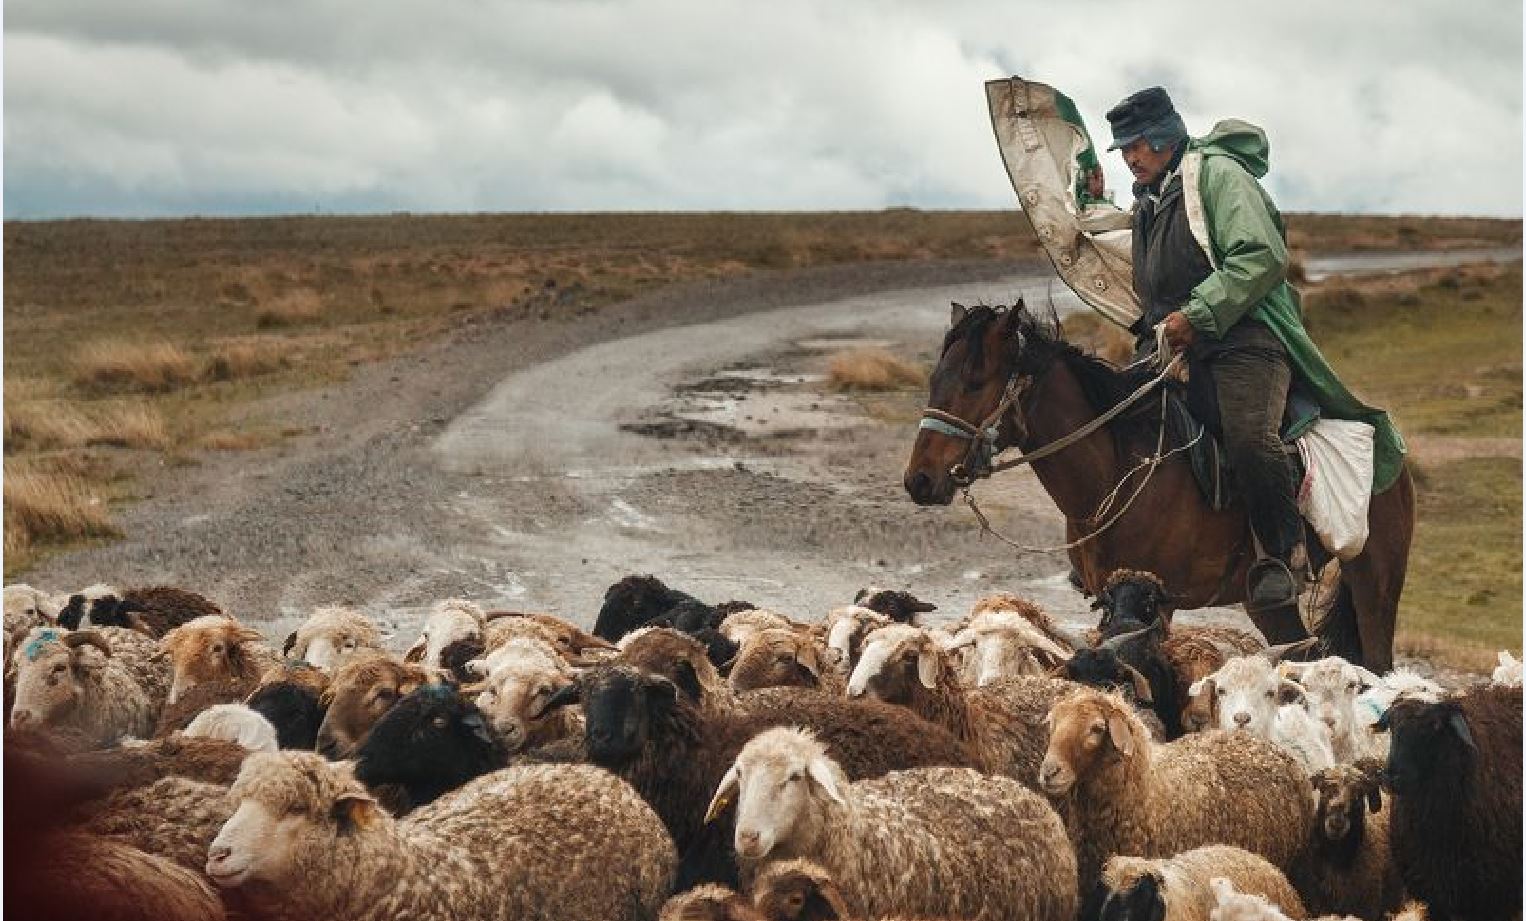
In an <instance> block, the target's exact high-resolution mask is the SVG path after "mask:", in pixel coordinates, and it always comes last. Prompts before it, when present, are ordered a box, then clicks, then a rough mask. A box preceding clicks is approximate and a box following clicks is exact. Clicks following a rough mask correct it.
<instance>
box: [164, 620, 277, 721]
mask: <svg viewBox="0 0 1526 921" xmlns="http://www.w3.org/2000/svg"><path fill="white" fill-rule="evenodd" d="M159 647H160V648H161V649H162V650H164V652H165V653H166V654H167V655H168V656H169V657H170V662H171V664H172V666H173V669H174V679H173V680H172V681H171V683H170V693H169V697H168V698H167V701H166V702H167V703H174V702H175V701H176V700H178V699H179V697H180V695H181V694H184V693H185V692H186V691H189V690H190V689H191V688H193V687H195V686H196V685H198V684H202V683H204V682H207V681H218V680H221V679H228V678H233V679H240V680H243V681H246V682H248V685H249V690H251V691H252V690H254V688H255V686H256V685H257V684H258V683H259V680H260V676H261V675H262V674H264V673H265V670H266V669H268V668H270V667H271V666H273V665H275V664H277V663H278V662H280V657H279V656H277V655H276V653H275V650H273V649H271V648H270V647H268V646H266V645H265V643H264V637H263V636H262V635H261V634H260V631H258V630H255V629H254V628H252V627H246V626H244V625H243V624H241V623H239V622H238V621H236V620H234V619H233V618H231V617H223V616H221V615H218V616H211V617H198V618H197V619H195V620H193V621H191V622H190V623H187V624H182V625H181V626H179V627H176V628H175V629H173V630H171V631H170V632H169V633H166V634H165V635H164V638H163V639H161V640H160V641H159Z"/></svg>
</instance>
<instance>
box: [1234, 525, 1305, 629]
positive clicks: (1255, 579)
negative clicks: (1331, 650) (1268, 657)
mask: <svg viewBox="0 0 1526 921" xmlns="http://www.w3.org/2000/svg"><path fill="white" fill-rule="evenodd" d="M1288 560H1289V562H1288V563H1284V562H1283V561H1282V560H1279V559H1277V558H1276V557H1274V556H1265V557H1262V558H1261V559H1259V560H1257V561H1256V562H1254V563H1252V564H1251V567H1250V571H1249V572H1247V573H1246V576H1245V583H1246V587H1245V613H1246V614H1248V615H1250V619H1251V621H1252V622H1253V623H1255V625H1256V627H1257V629H1259V630H1260V631H1261V633H1262V635H1263V636H1265V637H1266V641H1267V643H1269V644H1271V645H1278V644H1281V643H1292V642H1295V641H1298V640H1302V639H1307V638H1308V636H1309V633H1308V630H1307V629H1306V628H1305V626H1304V620H1303V617H1302V616H1301V614H1300V612H1299V606H1298V599H1299V595H1300V594H1301V593H1302V590H1303V588H1304V583H1305V581H1306V579H1307V570H1308V566H1309V559H1308V553H1307V552H1306V551H1305V550H1304V546H1303V544H1298V545H1297V546H1295V547H1294V548H1293V551H1292V552H1291V553H1289V554H1288ZM1290 563H1291V565H1289V564H1290Z"/></svg>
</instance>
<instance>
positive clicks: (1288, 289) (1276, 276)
mask: <svg viewBox="0 0 1526 921" xmlns="http://www.w3.org/2000/svg"><path fill="white" fill-rule="evenodd" d="M1269 153H1270V145H1268V143H1267V140H1266V134H1265V133H1264V132H1263V131H1262V130H1261V129H1260V128H1257V127H1256V126H1255V125H1251V124H1248V123H1246V122H1243V121H1239V120H1237V119H1226V120H1224V121H1221V122H1219V123H1218V124H1217V125H1215V126H1214V128H1213V131H1212V132H1211V133H1209V134H1208V136H1207V137H1203V138H1196V139H1193V140H1192V141H1191V142H1190V143H1189V144H1188V148H1187V153H1186V155H1185V156H1183V158H1182V165H1181V170H1182V188H1183V191H1184V192H1186V193H1187V194H1186V210H1187V222H1188V224H1189V226H1190V227H1191V228H1192V234H1193V237H1194V238H1196V239H1197V242H1198V245H1199V246H1201V247H1202V248H1203V252H1204V253H1206V254H1207V256H1208V260H1209V262H1210V263H1211V264H1212V265H1213V272H1212V274H1210V275H1209V276H1208V277H1207V278H1205V279H1204V280H1203V281H1202V283H1200V284H1199V285H1198V286H1197V287H1196V288H1194V289H1193V291H1192V296H1191V298H1190V299H1189V300H1188V302H1187V304H1186V305H1185V306H1184V307H1183V308H1182V313H1184V314H1186V316H1187V319H1188V320H1189V321H1190V322H1191V323H1192V326H1193V328H1194V329H1195V330H1196V332H1197V333H1198V334H1199V335H1203V336H1210V337H1212V338H1219V337H1221V336H1223V335H1224V332H1225V331H1226V330H1228V329H1229V328H1230V327H1231V326H1233V325H1234V324H1235V323H1236V322H1237V321H1239V319H1240V318H1241V317H1243V316H1245V315H1246V314H1247V313H1248V314H1250V315H1251V316H1254V317H1255V318H1256V319H1258V320H1260V321H1262V322H1263V323H1265V324H1266V325H1267V326H1268V327H1269V328H1270V329H1271V331H1272V332H1273V333H1274V334H1276V336H1277V338H1278V339H1280V340H1281V341H1282V344H1283V346H1284V347H1285V348H1286V349H1287V352H1288V358H1289V360H1290V362H1291V363H1292V366H1293V373H1295V374H1297V375H1298V376H1299V377H1300V378H1302V379H1303V381H1304V382H1305V383H1306V384H1308V391H1309V394H1310V395H1311V396H1312V397H1314V398H1315V400H1317V401H1318V403H1319V407H1320V412H1321V413H1322V414H1323V415H1324V416H1327V417H1329V418H1332V419H1354V420H1357V421H1360V422H1365V423H1367V424H1368V425H1370V426H1372V427H1373V429H1374V430H1375V431H1374V441H1373V483H1372V491H1373V492H1374V493H1379V492H1382V491H1384V490H1385V489H1387V488H1388V487H1390V486H1392V485H1393V483H1394V480H1396V479H1398V476H1399V472H1400V471H1401V470H1402V469H1403V466H1404V454H1405V450H1406V449H1405V446H1404V439H1403V437H1402V436H1400V434H1399V430H1398V429H1397V428H1396V427H1395V426H1394V424H1393V422H1392V421H1391V420H1390V419H1389V418H1388V414H1387V413H1386V412H1384V411H1382V410H1380V409H1377V408H1375V407H1372V406H1368V405H1367V404H1366V403H1363V402H1362V401H1361V400H1359V399H1357V397H1356V396H1355V395H1354V394H1353V393H1352V392H1351V391H1350V390H1348V389H1346V386H1345V385H1344V384H1342V383H1341V382H1340V379H1339V378H1337V377H1336V376H1335V371H1334V370H1333V369H1332V368H1331V367H1330V364H1329V362H1327V361H1325V357H1324V355H1322V354H1320V351H1319V347H1318V346H1316V345H1315V344H1314V341H1313V340H1312V339H1310V338H1309V333H1308V331H1307V330H1305V329H1304V325H1303V309H1302V307H1301V305H1300V303H1299V298H1298V292H1297V291H1296V290H1294V288H1293V286H1292V285H1290V284H1288V282H1287V279H1286V275H1287V267H1288V249H1287V233H1286V231H1285V229H1284V227H1283V223H1282V215H1281V214H1279V213H1278V211H1277V206H1276V205H1274V204H1272V199H1271V197H1270V196H1268V195H1267V194H1266V191H1265V190H1264V189H1262V188H1261V183H1260V182H1258V181H1257V180H1258V179H1260V178H1261V177H1262V176H1265V175H1266V172H1267V158H1268V155H1269ZM1194 193H1195V194H1194ZM1295 434H1296V433H1295Z"/></svg>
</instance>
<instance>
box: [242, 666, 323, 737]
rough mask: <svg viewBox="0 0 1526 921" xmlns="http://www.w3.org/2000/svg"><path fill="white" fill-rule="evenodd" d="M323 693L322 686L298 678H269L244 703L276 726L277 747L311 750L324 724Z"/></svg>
mask: <svg viewBox="0 0 1526 921" xmlns="http://www.w3.org/2000/svg"><path fill="white" fill-rule="evenodd" d="M314 671H317V669H314ZM325 687H326V686H325ZM322 694H323V690H322V689H321V688H320V689H318V690H314V689H313V688H312V687H310V686H308V685H305V684H301V683H298V682H296V681H289V680H284V679H283V680H277V681H268V680H267V681H262V682H261V683H260V686H259V687H258V688H255V690H254V693H252V694H250V695H249V698H248V700H246V701H245V704H246V705H247V706H248V707H249V709H251V710H253V711H254V712H256V713H258V714H260V715H261V716H263V717H265V719H267V720H269V721H270V725H272V726H274V727H275V730H276V746H277V747H278V748H305V749H312V748H313V746H315V745H317V744H318V727H319V726H321V725H323V704H322V703H320V702H319V698H320V696H321V695H322Z"/></svg>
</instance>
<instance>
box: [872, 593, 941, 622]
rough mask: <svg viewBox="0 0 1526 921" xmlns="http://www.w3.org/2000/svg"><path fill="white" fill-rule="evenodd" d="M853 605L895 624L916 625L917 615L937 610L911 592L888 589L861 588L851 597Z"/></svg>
mask: <svg viewBox="0 0 1526 921" xmlns="http://www.w3.org/2000/svg"><path fill="white" fill-rule="evenodd" d="M853 603H854V604H856V605H859V606H860V607H865V608H868V609H869V610H871V611H877V612H879V613H880V614H883V615H885V616H886V617H888V618H890V619H891V620H893V621H895V622H896V623H900V624H911V625H913V626H915V625H916V623H917V620H918V617H917V615H918V614H925V613H927V612H928V611H936V610H938V606H937V605H935V604H932V603H931V602H927V601H922V600H921V599H919V598H917V597H916V596H915V595H913V594H912V593H911V592H902V591H892V590H890V589H868V588H861V589H859V590H858V594H857V595H854V596H853Z"/></svg>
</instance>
